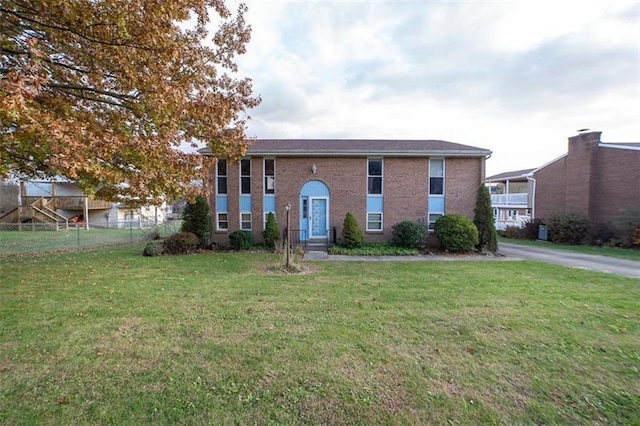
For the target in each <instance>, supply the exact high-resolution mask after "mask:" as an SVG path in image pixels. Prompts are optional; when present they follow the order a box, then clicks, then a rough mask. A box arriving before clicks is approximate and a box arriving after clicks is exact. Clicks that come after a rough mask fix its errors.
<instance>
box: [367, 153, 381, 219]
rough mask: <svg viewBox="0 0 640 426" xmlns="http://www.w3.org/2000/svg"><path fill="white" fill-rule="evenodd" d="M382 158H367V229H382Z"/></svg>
mask: <svg viewBox="0 0 640 426" xmlns="http://www.w3.org/2000/svg"><path fill="white" fill-rule="evenodd" d="M382 176H383V162H382V158H369V159H368V160H367V222H366V224H367V226H366V230H367V231H374V232H375V231H382V229H383V222H382V210H383V208H382V206H383V201H384V200H383V196H382Z"/></svg>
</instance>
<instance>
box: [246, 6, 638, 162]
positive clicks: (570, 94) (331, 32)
mask: <svg viewBox="0 0 640 426" xmlns="http://www.w3.org/2000/svg"><path fill="white" fill-rule="evenodd" d="M247 3H248V6H249V13H248V15H247V20H248V22H249V23H250V24H251V25H252V27H253V34H252V41H251V43H250V45H249V47H248V53H247V54H246V55H245V56H243V57H241V58H240V60H239V65H240V69H241V72H242V73H243V74H245V75H248V76H250V77H251V78H252V79H253V80H254V88H255V91H256V93H257V94H260V95H261V96H262V99H263V104H262V105H261V106H260V107H258V108H256V109H255V110H254V111H251V112H250V115H251V116H252V121H251V122H250V124H249V134H250V135H254V136H257V137H262V138H267V137H345V138H348V137H370V138H422V139H444V140H450V141H454V142H460V143H466V144H469V145H474V146H480V147H484V148H489V149H492V150H493V151H494V154H493V156H492V158H491V160H490V161H489V162H488V164H487V172H488V173H489V174H494V173H498V172H502V171H507V170H511V169H519V168H527V167H536V166H539V165H541V164H543V163H545V162H547V161H549V160H550V159H552V158H554V157H557V156H558V155H560V154H562V153H563V152H565V150H566V140H567V137H569V136H571V135H573V134H574V133H575V130H576V129H580V128H585V127H587V128H591V129H594V130H602V131H604V134H603V139H604V140H605V141H634V140H635V141H640V120H638V117H640V44H639V43H640V42H639V40H640V3H637V2H633V1H631V2H626V1H607V0H598V1H589V0H583V1H579V2H578V1H566V0H563V1H553V2H551V1H536V2H524V1H515V2H431V1H429V2H417V1H415V2H380V1H369V2H351V1H346V2H330V1H325V2H321V1H314V2H311V1H308V2H285V1H258V0H247Z"/></svg>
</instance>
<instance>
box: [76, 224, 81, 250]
mask: <svg viewBox="0 0 640 426" xmlns="http://www.w3.org/2000/svg"><path fill="white" fill-rule="evenodd" d="M76 235H77V241H78V250H80V227H79V226H78V225H76Z"/></svg>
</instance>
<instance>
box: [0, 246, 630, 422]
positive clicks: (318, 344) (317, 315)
mask: <svg viewBox="0 0 640 426" xmlns="http://www.w3.org/2000/svg"><path fill="white" fill-rule="evenodd" d="M141 251H142V247H141V246H139V245H138V246H129V247H120V248H111V249H103V250H98V251H93V252H79V253H68V254H53V255H48V256H35V257H34V256H30V257H20V258H16V257H12V258H4V259H0V277H1V279H0V423H3V424H35V423H46V424H168V423H181V424H184V423H188V424H296V423H297V424H300V423H312V424H336V423H338V424H380V423H387V424H389V423H405V424H406V423H412V424H447V423H449V422H451V423H454V424H554V423H556V424H557V423H561V424H585V423H592V424H596V423H597V424H601V423H613V424H616V423H617V424H632V423H634V422H637V420H638V419H639V418H640V380H639V379H640V373H639V370H638V369H639V366H640V281H639V280H633V279H627V278H620V277H617V276H614V275H610V274H600V273H593V272H588V271H581V270H575V269H568V268H563V267H560V266H553V265H546V264H541V263H535V262H519V261H505V262H495V261H493V262H478V261H475V262H464V261H450V262H428V261H427V262H380V263H375V262H369V263H360V262H318V263H310V264H308V266H310V267H311V271H310V273H307V274H305V275H280V274H274V273H272V272H270V266H272V265H273V264H275V263H276V262H277V261H278V258H277V257H276V256H275V255H271V254H264V253H263V254H237V253H202V254H196V255H190V256H180V257H168V256H165V257H153V258H143V257H142V256H140V255H139V254H140V253H141Z"/></svg>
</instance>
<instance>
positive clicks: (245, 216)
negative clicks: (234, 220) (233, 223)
mask: <svg viewBox="0 0 640 426" xmlns="http://www.w3.org/2000/svg"><path fill="white" fill-rule="evenodd" d="M240 229H242V230H245V231H251V213H241V214H240Z"/></svg>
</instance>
